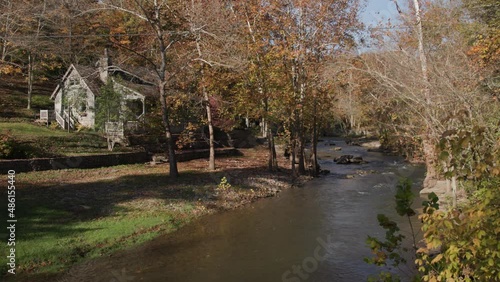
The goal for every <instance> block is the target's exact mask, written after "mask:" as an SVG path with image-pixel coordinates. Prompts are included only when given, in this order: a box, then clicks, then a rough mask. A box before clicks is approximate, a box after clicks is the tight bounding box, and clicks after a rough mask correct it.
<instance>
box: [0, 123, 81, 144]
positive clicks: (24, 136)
mask: <svg viewBox="0 0 500 282" xmlns="http://www.w3.org/2000/svg"><path fill="white" fill-rule="evenodd" d="M6 131H10V133H11V134H12V135H13V136H15V137H17V138H19V139H21V140H32V139H38V138H40V137H69V136H71V134H70V133H68V132H66V131H63V130H55V129H50V128H47V127H45V126H38V125H35V124H30V123H24V122H0V132H2V133H3V132H6Z"/></svg>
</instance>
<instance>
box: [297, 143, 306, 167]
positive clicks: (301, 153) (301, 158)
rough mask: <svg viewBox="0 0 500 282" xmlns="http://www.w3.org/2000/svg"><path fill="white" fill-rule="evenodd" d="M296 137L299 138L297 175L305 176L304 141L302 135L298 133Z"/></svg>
mask: <svg viewBox="0 0 500 282" xmlns="http://www.w3.org/2000/svg"><path fill="white" fill-rule="evenodd" d="M298 137H299V174H300V175H305V174H306V166H305V160H304V147H305V140H304V136H303V134H302V133H300V135H299V136H298Z"/></svg>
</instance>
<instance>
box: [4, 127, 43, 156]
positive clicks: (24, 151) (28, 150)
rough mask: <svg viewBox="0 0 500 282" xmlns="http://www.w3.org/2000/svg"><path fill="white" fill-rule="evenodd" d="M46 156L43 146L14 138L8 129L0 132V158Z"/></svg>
mask: <svg viewBox="0 0 500 282" xmlns="http://www.w3.org/2000/svg"><path fill="white" fill-rule="evenodd" d="M47 156H49V154H48V153H47V152H46V151H45V150H44V149H43V148H41V147H38V146H36V145H33V144H31V143H29V142H20V141H18V140H16V139H15V138H14V137H13V136H12V134H11V133H10V131H7V132H6V133H3V134H0V159H30V158H39V157H47Z"/></svg>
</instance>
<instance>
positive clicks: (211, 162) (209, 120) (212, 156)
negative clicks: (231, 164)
mask: <svg viewBox="0 0 500 282" xmlns="http://www.w3.org/2000/svg"><path fill="white" fill-rule="evenodd" d="M203 97H204V99H205V103H206V105H205V109H206V111H207V123H208V135H209V141H208V142H209V146H210V156H209V159H208V170H210V171H213V170H215V147H214V126H213V124H212V109H211V108H210V101H209V97H208V93H207V91H206V89H205V87H203Z"/></svg>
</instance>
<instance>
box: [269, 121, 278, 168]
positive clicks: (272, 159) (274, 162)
mask: <svg viewBox="0 0 500 282" xmlns="http://www.w3.org/2000/svg"><path fill="white" fill-rule="evenodd" d="M267 143H268V149H269V161H268V168H269V170H270V171H276V170H278V159H277V158H276V146H275V144H274V134H273V132H272V130H271V129H270V128H269V129H268V132H267Z"/></svg>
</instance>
